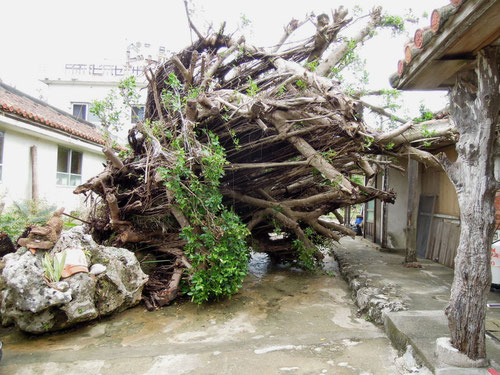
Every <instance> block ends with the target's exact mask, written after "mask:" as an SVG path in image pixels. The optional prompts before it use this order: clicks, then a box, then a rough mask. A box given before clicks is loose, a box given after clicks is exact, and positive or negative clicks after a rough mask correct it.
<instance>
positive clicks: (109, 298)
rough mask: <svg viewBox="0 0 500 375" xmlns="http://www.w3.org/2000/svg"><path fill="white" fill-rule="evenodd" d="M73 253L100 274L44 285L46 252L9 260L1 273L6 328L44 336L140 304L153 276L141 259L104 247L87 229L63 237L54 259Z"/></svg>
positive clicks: (79, 275) (11, 256)
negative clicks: (75, 250) (79, 254)
mask: <svg viewBox="0 0 500 375" xmlns="http://www.w3.org/2000/svg"><path fill="white" fill-rule="evenodd" d="M68 248H79V249H82V250H83V251H84V252H85V255H86V257H87V260H88V263H89V265H95V266H96V267H94V270H97V271H99V272H98V273H94V274H90V273H76V274H74V275H72V276H70V277H68V278H65V279H63V280H62V281H59V282H56V283H47V282H46V281H45V280H44V279H43V275H44V269H43V266H42V259H43V256H44V255H45V253H46V252H45V251H38V252H37V253H36V254H35V255H33V254H31V252H29V251H28V250H27V249H25V248H20V249H18V250H17V251H16V252H15V253H11V254H7V255H6V256H5V257H4V258H3V262H4V267H3V269H0V301H1V306H0V314H1V323H2V324H3V325H11V324H15V325H16V326H17V327H19V329H21V330H23V331H27V332H31V333H44V332H48V331H54V330H58V329H62V328H66V327H70V326H72V325H74V324H76V323H80V322H85V321H89V320H92V319H95V318H97V317H99V316H103V315H109V314H112V313H115V312H119V311H123V310H125V309H127V308H129V307H131V306H134V305H136V304H138V303H139V302H140V300H141V295H142V289H143V287H144V284H145V283H146V281H147V276H146V275H145V274H144V273H143V272H142V270H141V268H140V264H139V262H138V261H137V259H136V257H135V255H134V254H133V253H132V252H130V251H128V250H126V249H121V248H115V247H105V246H100V245H98V244H97V243H96V242H95V241H94V240H93V239H92V237H91V236H90V235H88V234H85V233H84V230H83V227H74V228H72V229H70V230H69V231H66V232H63V233H62V234H61V237H60V239H59V240H58V242H57V243H56V244H55V246H54V248H53V249H52V250H51V255H52V256H53V255H55V254H56V253H58V252H61V251H64V250H65V249H68Z"/></svg>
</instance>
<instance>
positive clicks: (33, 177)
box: [30, 146, 39, 201]
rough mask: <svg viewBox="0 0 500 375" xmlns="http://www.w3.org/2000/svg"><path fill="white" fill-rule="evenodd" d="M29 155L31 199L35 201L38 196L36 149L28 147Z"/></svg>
mask: <svg viewBox="0 0 500 375" xmlns="http://www.w3.org/2000/svg"><path fill="white" fill-rule="evenodd" d="M30 154H31V199H32V200H33V201H37V200H38V198H39V195H38V153H37V147H36V146H31V147H30Z"/></svg>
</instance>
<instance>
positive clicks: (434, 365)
mask: <svg viewBox="0 0 500 375" xmlns="http://www.w3.org/2000/svg"><path fill="white" fill-rule="evenodd" d="M334 251H335V254H336V257H337V260H338V262H339V265H340V268H341V272H342V274H343V276H344V277H345V278H346V280H347V281H348V283H349V285H350V287H351V290H352V294H353V297H354V299H355V300H356V302H357V304H358V306H359V307H360V310H362V312H363V313H365V314H366V315H367V316H368V317H370V319H373V320H374V321H378V323H383V324H384V327H385V331H386V333H387V335H388V336H389V338H390V339H391V341H392V342H393V345H394V346H395V347H396V348H398V349H399V350H400V351H404V350H405V349H406V347H407V345H411V346H412V347H413V350H414V351H415V353H416V354H417V355H418V357H419V358H420V359H421V361H422V362H423V363H424V364H425V365H426V366H427V367H428V368H429V369H431V370H432V371H434V372H435V373H436V374H455V375H459V374H489V372H488V371H487V370H488V369H487V368H485V369H481V370H472V369H458V368H450V367H449V366H447V365H444V364H443V363H441V362H440V361H439V360H438V359H437V358H436V355H435V354H434V351H435V343H436V339H437V338H439V337H449V330H448V325H447V319H446V316H445V315H444V308H445V307H446V304H447V302H448V299H449V295H450V289H451V283H452V280H453V270H452V269H451V268H448V267H445V266H442V265H440V264H438V263H435V262H432V261H430V260H426V259H419V263H420V264H421V265H422V268H420V269H419V268H404V267H403V265H402V262H403V260H404V253H403V252H401V251H391V250H384V249H380V248H379V247H378V246H376V245H374V244H373V243H371V242H369V241H366V240H364V239H362V238H360V237H357V238H356V239H355V240H352V239H350V238H343V239H342V240H341V241H340V244H339V245H337V246H336V247H335V249H334ZM491 302H493V303H499V302H500V293H498V292H490V295H489V298H488V303H491ZM393 310H395V311H393ZM398 310H399V311H398ZM391 311H392V312H391ZM486 330H487V355H488V358H489V359H490V363H491V366H490V367H489V368H492V369H496V370H497V371H500V366H499V364H500V340H499V338H500V309H488V310H487V318H486Z"/></svg>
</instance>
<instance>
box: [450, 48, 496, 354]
mask: <svg viewBox="0 0 500 375" xmlns="http://www.w3.org/2000/svg"><path fill="white" fill-rule="evenodd" d="M499 65H500V47H488V48H485V49H483V50H481V51H480V52H479V53H478V56H477V59H476V69H475V72H472V71H470V72H465V73H463V74H461V75H459V76H458V77H457V81H456V83H455V86H454V88H453V90H452V91H451V116H452V117H453V120H454V122H455V125H456V128H457V130H458V132H459V133H460V139H459V141H458V143H457V146H456V149H457V153H458V159H457V161H456V162H455V163H452V162H450V161H449V160H448V159H446V157H445V156H444V155H442V156H441V161H442V163H443V166H444V168H445V170H446V172H447V174H448V176H449V177H450V180H451V181H452V182H453V184H454V186H455V189H456V191H457V196H458V202H459V205H460V221H461V231H460V244H459V246H458V249H457V256H456V258H455V277H454V279H453V284H452V288H451V297H450V302H449V304H448V306H447V307H446V315H447V316H448V325H449V328H450V333H451V343H452V345H453V346H454V347H455V348H457V349H458V350H460V351H461V352H462V353H465V354H466V355H467V356H468V357H469V358H471V359H473V360H476V359H481V358H485V357H486V343H485V316H486V300H487V297H488V292H489V289H490V283H491V270H490V246H491V241H492V239H493V233H494V229H495V225H494V222H495V206H494V199H495V193H496V190H497V189H498V187H499V184H498V182H497V181H496V180H495V177H494V142H495V131H496V128H497V121H498V113H499V108H500V93H499V83H500V68H499Z"/></svg>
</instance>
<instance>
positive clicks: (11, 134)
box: [0, 119, 105, 212]
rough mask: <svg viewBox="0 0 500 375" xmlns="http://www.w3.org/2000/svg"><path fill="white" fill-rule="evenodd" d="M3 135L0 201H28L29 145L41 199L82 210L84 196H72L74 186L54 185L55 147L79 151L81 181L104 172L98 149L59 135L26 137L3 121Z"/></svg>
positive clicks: (32, 135) (0, 124)
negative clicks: (33, 153) (34, 158)
mask: <svg viewBox="0 0 500 375" xmlns="http://www.w3.org/2000/svg"><path fill="white" fill-rule="evenodd" d="M0 131H2V132H4V148H3V168H2V178H1V181H0V200H2V201H3V202H4V203H5V204H6V206H9V205H11V204H12V202H14V201H22V200H25V199H31V187H32V180H31V173H32V171H31V154H30V148H31V146H36V147H37V157H38V186H39V187H38V190H39V197H40V199H43V200H46V201H47V203H49V204H54V205H57V206H58V207H65V208H66V210H67V212H69V211H71V210H76V209H79V208H81V206H82V203H83V196H78V195H75V194H73V190H74V188H75V187H74V186H58V185H57V184H56V172H57V148H58V145H61V146H64V147H68V148H71V149H73V150H76V151H81V152H82V182H84V181H86V180H88V179H89V178H91V177H93V176H95V175H96V174H98V173H99V172H101V171H102V169H103V164H102V163H104V162H105V158H104V157H103V156H101V154H100V152H99V151H98V150H99V148H98V147H95V146H93V147H90V146H91V145H89V146H88V147H87V146H86V145H85V144H84V143H83V142H75V141H74V140H72V139H70V138H69V137H67V139H65V138H64V137H62V136H61V135H59V137H58V138H56V139H54V140H50V138H48V137H46V136H44V135H43V134H37V133H32V134H31V135H30V134H27V133H26V132H25V131H16V128H15V127H14V126H12V123H7V122H2V120H1V119H0Z"/></svg>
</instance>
